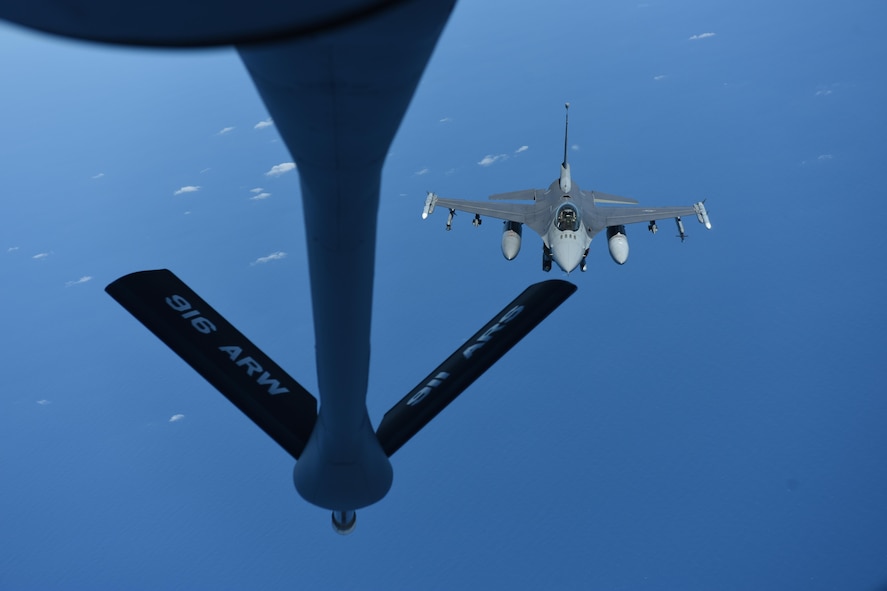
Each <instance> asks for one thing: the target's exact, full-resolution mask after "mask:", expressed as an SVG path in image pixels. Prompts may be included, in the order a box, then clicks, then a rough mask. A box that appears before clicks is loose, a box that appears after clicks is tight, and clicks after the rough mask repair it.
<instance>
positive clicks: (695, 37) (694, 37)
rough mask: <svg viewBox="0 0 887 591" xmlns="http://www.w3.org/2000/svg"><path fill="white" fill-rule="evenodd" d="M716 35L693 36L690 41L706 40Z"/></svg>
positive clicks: (701, 34) (702, 34)
mask: <svg viewBox="0 0 887 591" xmlns="http://www.w3.org/2000/svg"><path fill="white" fill-rule="evenodd" d="M715 35H717V33H700V34H698V35H693V36H692V37H690V41H698V40H699V39H708V38H709V37H714V36H715Z"/></svg>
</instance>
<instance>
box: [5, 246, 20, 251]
mask: <svg viewBox="0 0 887 591" xmlns="http://www.w3.org/2000/svg"><path fill="white" fill-rule="evenodd" d="M17 250H18V246H10V247H9V248H7V249H6V252H15V251H17Z"/></svg>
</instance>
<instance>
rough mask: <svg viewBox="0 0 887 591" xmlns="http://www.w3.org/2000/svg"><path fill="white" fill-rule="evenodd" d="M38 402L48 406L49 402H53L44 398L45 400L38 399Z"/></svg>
mask: <svg viewBox="0 0 887 591" xmlns="http://www.w3.org/2000/svg"><path fill="white" fill-rule="evenodd" d="M37 404H39V405H40V406H46V405H47V404H52V402H50V401H49V400H47V399H45V398H44V399H43V400H38V401H37Z"/></svg>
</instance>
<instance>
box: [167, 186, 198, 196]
mask: <svg viewBox="0 0 887 591" xmlns="http://www.w3.org/2000/svg"><path fill="white" fill-rule="evenodd" d="M199 190H200V186H199V185H188V186H187V187H182V188H181V189H179V190H178V191H176V192H175V193H173V195H181V194H182V193H194V192H196V191H199Z"/></svg>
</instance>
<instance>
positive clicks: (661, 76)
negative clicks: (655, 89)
mask: <svg viewBox="0 0 887 591" xmlns="http://www.w3.org/2000/svg"><path fill="white" fill-rule="evenodd" d="M665 78H666V76H665V74H659V75H657V76H653V80H655V81H656V82H659V81H660V80H665Z"/></svg>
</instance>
